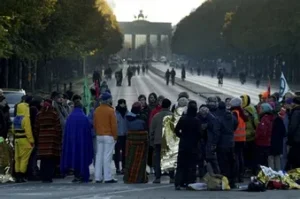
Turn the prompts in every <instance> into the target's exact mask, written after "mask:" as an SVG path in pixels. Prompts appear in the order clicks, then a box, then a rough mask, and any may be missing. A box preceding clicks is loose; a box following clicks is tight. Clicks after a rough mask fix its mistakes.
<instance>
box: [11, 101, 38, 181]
mask: <svg viewBox="0 0 300 199" xmlns="http://www.w3.org/2000/svg"><path fill="white" fill-rule="evenodd" d="M16 112H17V114H16V117H15V118H14V121H13V133H14V136H15V177H16V182H17V183H21V182H25V173H26V171H27V165H28V161H29V158H30V155H31V152H32V149H33V144H34V139H33V136H32V129H31V124H30V116H29V105H28V104H27V103H24V102H22V103H19V104H18V106H17V111H16Z"/></svg>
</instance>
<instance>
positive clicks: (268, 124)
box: [255, 113, 274, 146]
mask: <svg viewBox="0 0 300 199" xmlns="http://www.w3.org/2000/svg"><path fill="white" fill-rule="evenodd" d="M273 120H274V115H272V114H270V113H269V114H264V116H262V118H261V120H260V122H259V124H258V126H257V128H256V134H255V144H256V145H257V146H271V137H272V126H273Z"/></svg>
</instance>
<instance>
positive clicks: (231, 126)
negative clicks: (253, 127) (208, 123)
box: [218, 102, 238, 148]
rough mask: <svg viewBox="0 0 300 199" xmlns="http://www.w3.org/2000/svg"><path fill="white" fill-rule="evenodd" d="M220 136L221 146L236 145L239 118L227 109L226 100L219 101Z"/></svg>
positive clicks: (219, 145) (219, 144)
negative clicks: (235, 134) (235, 135)
mask: <svg viewBox="0 0 300 199" xmlns="http://www.w3.org/2000/svg"><path fill="white" fill-rule="evenodd" d="M219 122H220V137H219V142H218V147H219V148H232V147H234V131H235V130H236V128H237V126H238V121H237V119H236V118H235V117H234V116H233V115H232V113H231V112H230V111H228V110H227V109H226V104H225V102H220V103H219Z"/></svg>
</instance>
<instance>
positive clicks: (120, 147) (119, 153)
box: [114, 99, 128, 174]
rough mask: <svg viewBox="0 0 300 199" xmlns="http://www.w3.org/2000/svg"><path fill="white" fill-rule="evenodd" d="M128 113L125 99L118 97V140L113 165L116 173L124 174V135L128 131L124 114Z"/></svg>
mask: <svg viewBox="0 0 300 199" xmlns="http://www.w3.org/2000/svg"><path fill="white" fill-rule="evenodd" d="M127 113H128V110H127V106H126V100H125V99H119V100H118V105H117V106H116V116H117V123H118V140H117V143H116V145H115V157H114V160H115V166H116V173H117V174H124V168H125V153H126V150H125V149H126V136H127V131H128V129H127V128H128V126H127V121H126V117H125V116H126V114H127ZM120 160H121V162H122V170H120Z"/></svg>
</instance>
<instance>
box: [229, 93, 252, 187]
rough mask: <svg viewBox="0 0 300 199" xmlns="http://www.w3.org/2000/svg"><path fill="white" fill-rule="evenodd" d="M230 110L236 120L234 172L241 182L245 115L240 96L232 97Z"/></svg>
mask: <svg viewBox="0 0 300 199" xmlns="http://www.w3.org/2000/svg"><path fill="white" fill-rule="evenodd" d="M230 105H231V111H232V113H233V115H234V116H235V118H236V119H237V121H238V127H237V129H236V130H235V132H234V142H235V144H234V151H235V158H236V174H237V176H238V177H237V178H238V182H243V181H244V180H243V175H244V148H245V143H246V122H247V121H248V118H247V116H246V115H245V114H244V111H243V109H242V100H241V99H240V98H233V99H232V100H231V101H230Z"/></svg>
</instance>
